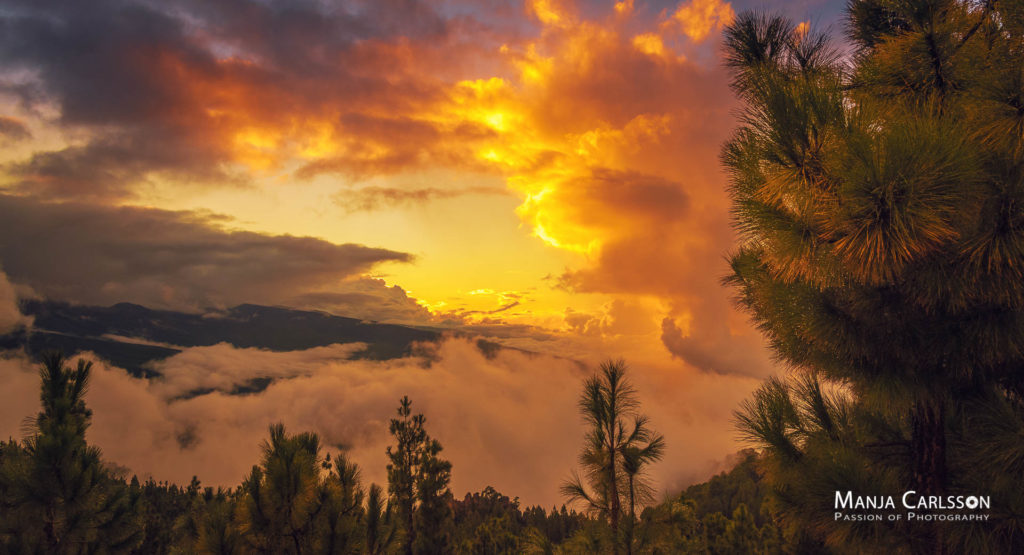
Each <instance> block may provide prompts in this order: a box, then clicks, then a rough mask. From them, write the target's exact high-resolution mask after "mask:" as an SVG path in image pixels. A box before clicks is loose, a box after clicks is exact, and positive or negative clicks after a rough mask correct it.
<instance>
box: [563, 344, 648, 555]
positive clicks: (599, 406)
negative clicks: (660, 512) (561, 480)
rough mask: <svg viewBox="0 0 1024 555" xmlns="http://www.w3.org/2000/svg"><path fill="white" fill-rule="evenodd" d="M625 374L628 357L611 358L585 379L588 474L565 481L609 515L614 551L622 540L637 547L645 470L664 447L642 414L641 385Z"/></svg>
mask: <svg viewBox="0 0 1024 555" xmlns="http://www.w3.org/2000/svg"><path fill="white" fill-rule="evenodd" d="M625 374H626V365H625V363H624V362H623V361H621V360H619V361H608V362H605V363H603V364H602V365H601V369H600V373H599V374H597V375H594V376H592V377H590V378H589V379H587V380H586V382H584V384H583V393H582V395H581V396H580V401H579V407H580V413H581V414H582V415H583V418H584V421H585V422H586V423H587V426H588V427H589V430H588V431H587V435H586V438H585V445H584V448H583V451H582V452H581V453H580V465H581V466H582V467H583V471H584V476H585V480H584V478H581V477H580V476H579V475H578V474H574V475H573V477H572V478H571V479H570V480H568V481H567V482H566V483H565V484H564V485H563V486H562V493H563V494H564V495H565V496H566V497H567V498H569V499H570V500H571V501H583V502H584V503H585V504H586V506H587V508H588V509H589V510H590V511H591V512H592V513H595V514H598V515H600V516H601V517H602V518H606V519H607V521H608V524H609V527H610V528H611V545H612V551H613V552H615V553H618V552H619V549H620V544H622V543H625V545H626V549H627V550H631V549H632V533H633V527H634V522H635V517H636V514H635V509H636V507H637V505H638V504H639V503H641V502H643V501H646V499H645V497H646V495H645V493H646V490H645V489H644V487H643V485H644V483H643V477H642V474H641V472H642V470H643V467H644V466H645V465H646V464H647V463H649V462H652V461H656V460H658V459H660V458H661V456H662V452H663V450H664V438H663V437H662V436H661V435H659V434H655V433H654V432H652V431H651V430H650V428H649V426H648V419H647V417H645V416H643V415H640V414H638V412H637V411H638V409H639V401H637V399H636V390H635V389H633V386H632V385H631V384H630V383H629V381H628V380H627V379H626V377H625ZM638 487H639V491H640V494H641V495H640V497H639V498H638V496H637V492H638ZM623 505H625V506H626V507H627V509H628V513H627V516H628V517H629V519H630V520H629V522H628V526H627V527H626V532H627V537H626V538H625V542H623V541H622V539H621V538H620V537H619V534H620V523H621V519H622V516H623V514H622V513H623V511H622V507H623Z"/></svg>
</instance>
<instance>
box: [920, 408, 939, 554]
mask: <svg viewBox="0 0 1024 555" xmlns="http://www.w3.org/2000/svg"><path fill="white" fill-rule="evenodd" d="M911 422H912V426H913V427H912V434H911V454H912V457H913V462H914V475H913V487H914V489H915V490H916V491H917V493H918V495H942V494H943V493H944V492H945V490H946V411H945V407H944V406H943V404H942V402H941V401H935V400H933V399H920V400H918V401H917V403H916V404H915V405H914V412H913V415H912V418H911ZM928 529H929V534H928V537H927V540H926V541H924V542H922V543H924V544H925V545H922V546H921V549H920V550H919V552H921V553H928V554H929V555H941V554H943V553H945V546H944V542H943V540H942V533H941V530H940V528H939V527H937V526H931V527H928Z"/></svg>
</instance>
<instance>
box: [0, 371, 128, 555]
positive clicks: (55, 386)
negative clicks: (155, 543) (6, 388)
mask: <svg viewBox="0 0 1024 555" xmlns="http://www.w3.org/2000/svg"><path fill="white" fill-rule="evenodd" d="M91 371H92V363H90V362H86V361H84V360H79V361H78V365H77V367H76V368H74V369H71V368H69V367H67V366H66V365H65V359H64V356H63V355H62V354H60V353H48V354H46V355H44V356H43V364H42V367H41V369H40V381H41V385H42V387H41V395H40V399H41V401H42V411H41V412H40V413H39V414H38V416H36V419H35V424H34V433H33V434H32V436H30V437H29V438H28V439H27V440H26V441H25V443H24V446H23V447H20V446H17V447H16V446H15V445H14V444H13V443H12V444H9V448H6V449H4V454H3V457H0V465H2V466H0V500H2V503H3V504H2V506H0V542H2V546H4V547H6V549H7V550H8V551H11V552H45V553H56V554H65V553H67V554H73V553H85V552H95V551H106V552H114V553H118V552H128V551H130V550H131V549H132V548H134V547H135V546H136V545H137V544H138V543H139V542H140V541H141V539H142V528H141V526H140V525H139V522H138V520H137V518H136V517H135V515H134V514H133V512H132V509H133V507H132V505H131V500H130V496H129V492H128V488H127V485H126V484H125V483H124V481H123V480H121V479H119V478H117V477H116V476H114V475H113V473H112V472H111V471H110V470H109V469H108V468H107V467H106V466H105V465H104V464H103V462H102V461H101V459H100V451H99V449H97V448H96V447H93V446H90V445H88V444H87V443H86V440H85V433H86V430H87V429H88V427H89V421H90V419H91V417H92V411H90V410H89V409H88V408H87V407H86V406H85V399H84V397H85V392H86V390H87V389H88V386H89V377H90V373H91Z"/></svg>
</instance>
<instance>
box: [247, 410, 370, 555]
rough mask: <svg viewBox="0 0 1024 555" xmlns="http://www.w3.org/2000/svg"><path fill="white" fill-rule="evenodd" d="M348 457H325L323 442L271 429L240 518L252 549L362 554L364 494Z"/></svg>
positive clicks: (249, 480) (308, 434)
mask: <svg viewBox="0 0 1024 555" xmlns="http://www.w3.org/2000/svg"><path fill="white" fill-rule="evenodd" d="M358 476H359V472H358V469H357V468H356V466H355V465H354V464H350V463H349V462H348V461H347V460H346V459H345V458H344V456H341V455H339V456H338V457H337V458H335V459H334V462H333V463H332V462H331V457H330V455H328V456H327V457H326V458H324V459H321V457H320V438H319V437H318V436H317V435H316V434H314V433H311V432H304V433H300V434H296V435H292V436H289V435H288V434H287V433H285V428H284V426H283V425H282V424H274V425H272V426H270V439H269V440H268V441H265V442H264V443H263V458H262V461H261V464H260V465H259V466H254V467H253V468H252V471H251V472H250V473H249V476H248V478H246V480H245V482H243V483H242V488H241V493H242V496H243V497H242V499H241V501H240V513H241V521H242V531H243V534H244V535H245V538H246V539H247V541H248V542H249V547H250V548H251V549H253V550H254V551H256V552H259V553H293V554H296V555H301V554H302V553H358V552H360V550H361V548H362V541H363V533H362V529H361V525H362V518H363V509H362V498H363V493H362V490H361V489H360V487H359V478H358Z"/></svg>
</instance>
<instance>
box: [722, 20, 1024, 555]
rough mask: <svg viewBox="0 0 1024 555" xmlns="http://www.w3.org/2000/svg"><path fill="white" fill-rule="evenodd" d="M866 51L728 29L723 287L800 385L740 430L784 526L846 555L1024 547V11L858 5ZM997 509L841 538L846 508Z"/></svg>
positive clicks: (861, 528)
mask: <svg viewBox="0 0 1024 555" xmlns="http://www.w3.org/2000/svg"><path fill="white" fill-rule="evenodd" d="M848 32H849V38H850V39H851V41H852V43H853V46H854V48H853V51H852V52H851V53H849V54H848V55H847V56H845V57H840V56H839V55H838V53H837V52H835V51H834V50H832V49H831V48H830V46H829V41H828V39H827V37H824V36H820V35H815V34H813V33H811V34H808V33H807V32H806V30H805V29H804V28H802V27H798V26H796V25H794V24H793V23H792V22H789V21H786V20H784V19H782V18H777V17H769V16H765V15H761V14H755V13H748V14H744V15H742V16H740V17H739V18H738V19H737V20H736V22H735V23H734V24H733V25H732V26H731V27H730V28H729V29H728V30H727V32H726V46H727V62H728V65H729V68H730V70H731V71H732V75H733V79H734V80H733V87H734V89H735V90H736V92H737V94H738V95H739V96H740V98H741V99H742V101H743V104H744V109H743V122H744V123H743V125H742V127H741V128H740V129H739V130H738V131H737V132H736V134H735V136H734V137H733V139H732V140H731V141H730V142H729V143H728V144H727V145H726V147H725V149H724V154H723V160H724V162H725V165H726V166H727V168H728V169H729V170H730V172H731V188H730V193H731V195H732V199H733V210H734V219H735V224H736V228H737V230H738V231H739V233H740V235H741V243H740V246H739V249H738V250H737V252H736V253H735V254H734V255H733V256H732V275H731V276H730V277H729V278H728V282H729V283H730V284H732V285H733V286H734V287H735V288H736V290H737V292H738V297H739V301H740V303H741V304H742V306H744V307H745V308H746V309H747V310H748V311H749V312H750V313H751V314H752V315H753V317H754V319H755V321H756V322H757V323H758V325H759V326H760V327H761V329H762V330H763V331H764V333H765V335H766V336H767V338H768V339H769V341H770V343H771V346H772V347H773V349H774V350H775V352H776V353H777V355H778V356H779V358H780V359H781V360H782V361H783V362H785V363H786V364H787V365H788V366H790V367H791V368H793V369H794V370H795V371H796V372H795V373H794V375H793V376H792V377H790V378H788V379H786V380H778V379H773V380H770V381H769V382H767V383H766V384H765V385H764V386H763V387H762V388H761V389H760V390H759V391H757V392H756V394H755V395H754V396H753V398H752V399H750V400H749V401H748V402H747V403H745V404H744V405H743V406H742V407H741V409H740V410H739V411H738V413H737V422H738V425H739V428H740V430H741V432H742V433H743V434H744V435H745V437H746V438H747V439H749V440H751V441H752V442H753V443H755V444H756V445H758V446H759V447H760V448H762V449H764V452H765V455H766V459H765V463H764V467H765V471H766V472H767V476H768V479H769V481H770V483H771V484H772V488H773V490H774V496H773V497H774V500H775V503H776V504H777V507H778V515H779V517H780V519H781V521H782V522H783V523H784V524H785V525H786V526H787V527H789V528H791V529H800V530H805V531H806V532H807V533H808V534H810V535H811V536H813V538H814V540H815V541H817V542H820V543H821V544H823V545H824V546H827V547H829V548H831V549H833V550H836V551H839V552H863V551H880V552H909V553H952V552H956V553H960V552H972V553H1010V552H1020V551H1021V549H1022V548H1024V493H1022V490H1021V488H1020V487H1015V486H1012V485H1011V484H1014V483H1019V480H1020V479H1021V477H1022V476H1024V442H1022V441H1021V438H1022V437H1024V436H1022V435H1021V431H1022V430H1024V403H1022V395H1024V373H1022V368H1024V4H1022V3H1021V2H1019V1H986V2H973V1H972V2H966V1H954V0H905V1H890V0H854V1H851V2H850V3H849V18H848ZM911 489H912V490H915V491H917V492H918V493H919V494H927V495H938V496H947V495H991V497H992V511H991V519H990V520H989V521H987V522H983V523H941V524H935V523H909V522H907V521H905V520H904V521H899V522H893V523H889V522H883V523H876V522H837V521H836V520H835V519H834V518H833V514H832V513H833V510H834V509H835V506H834V495H835V491H853V492H855V493H856V494H859V495H883V494H885V495H897V496H898V495H899V494H900V493H902V492H903V491H906V490H911Z"/></svg>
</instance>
